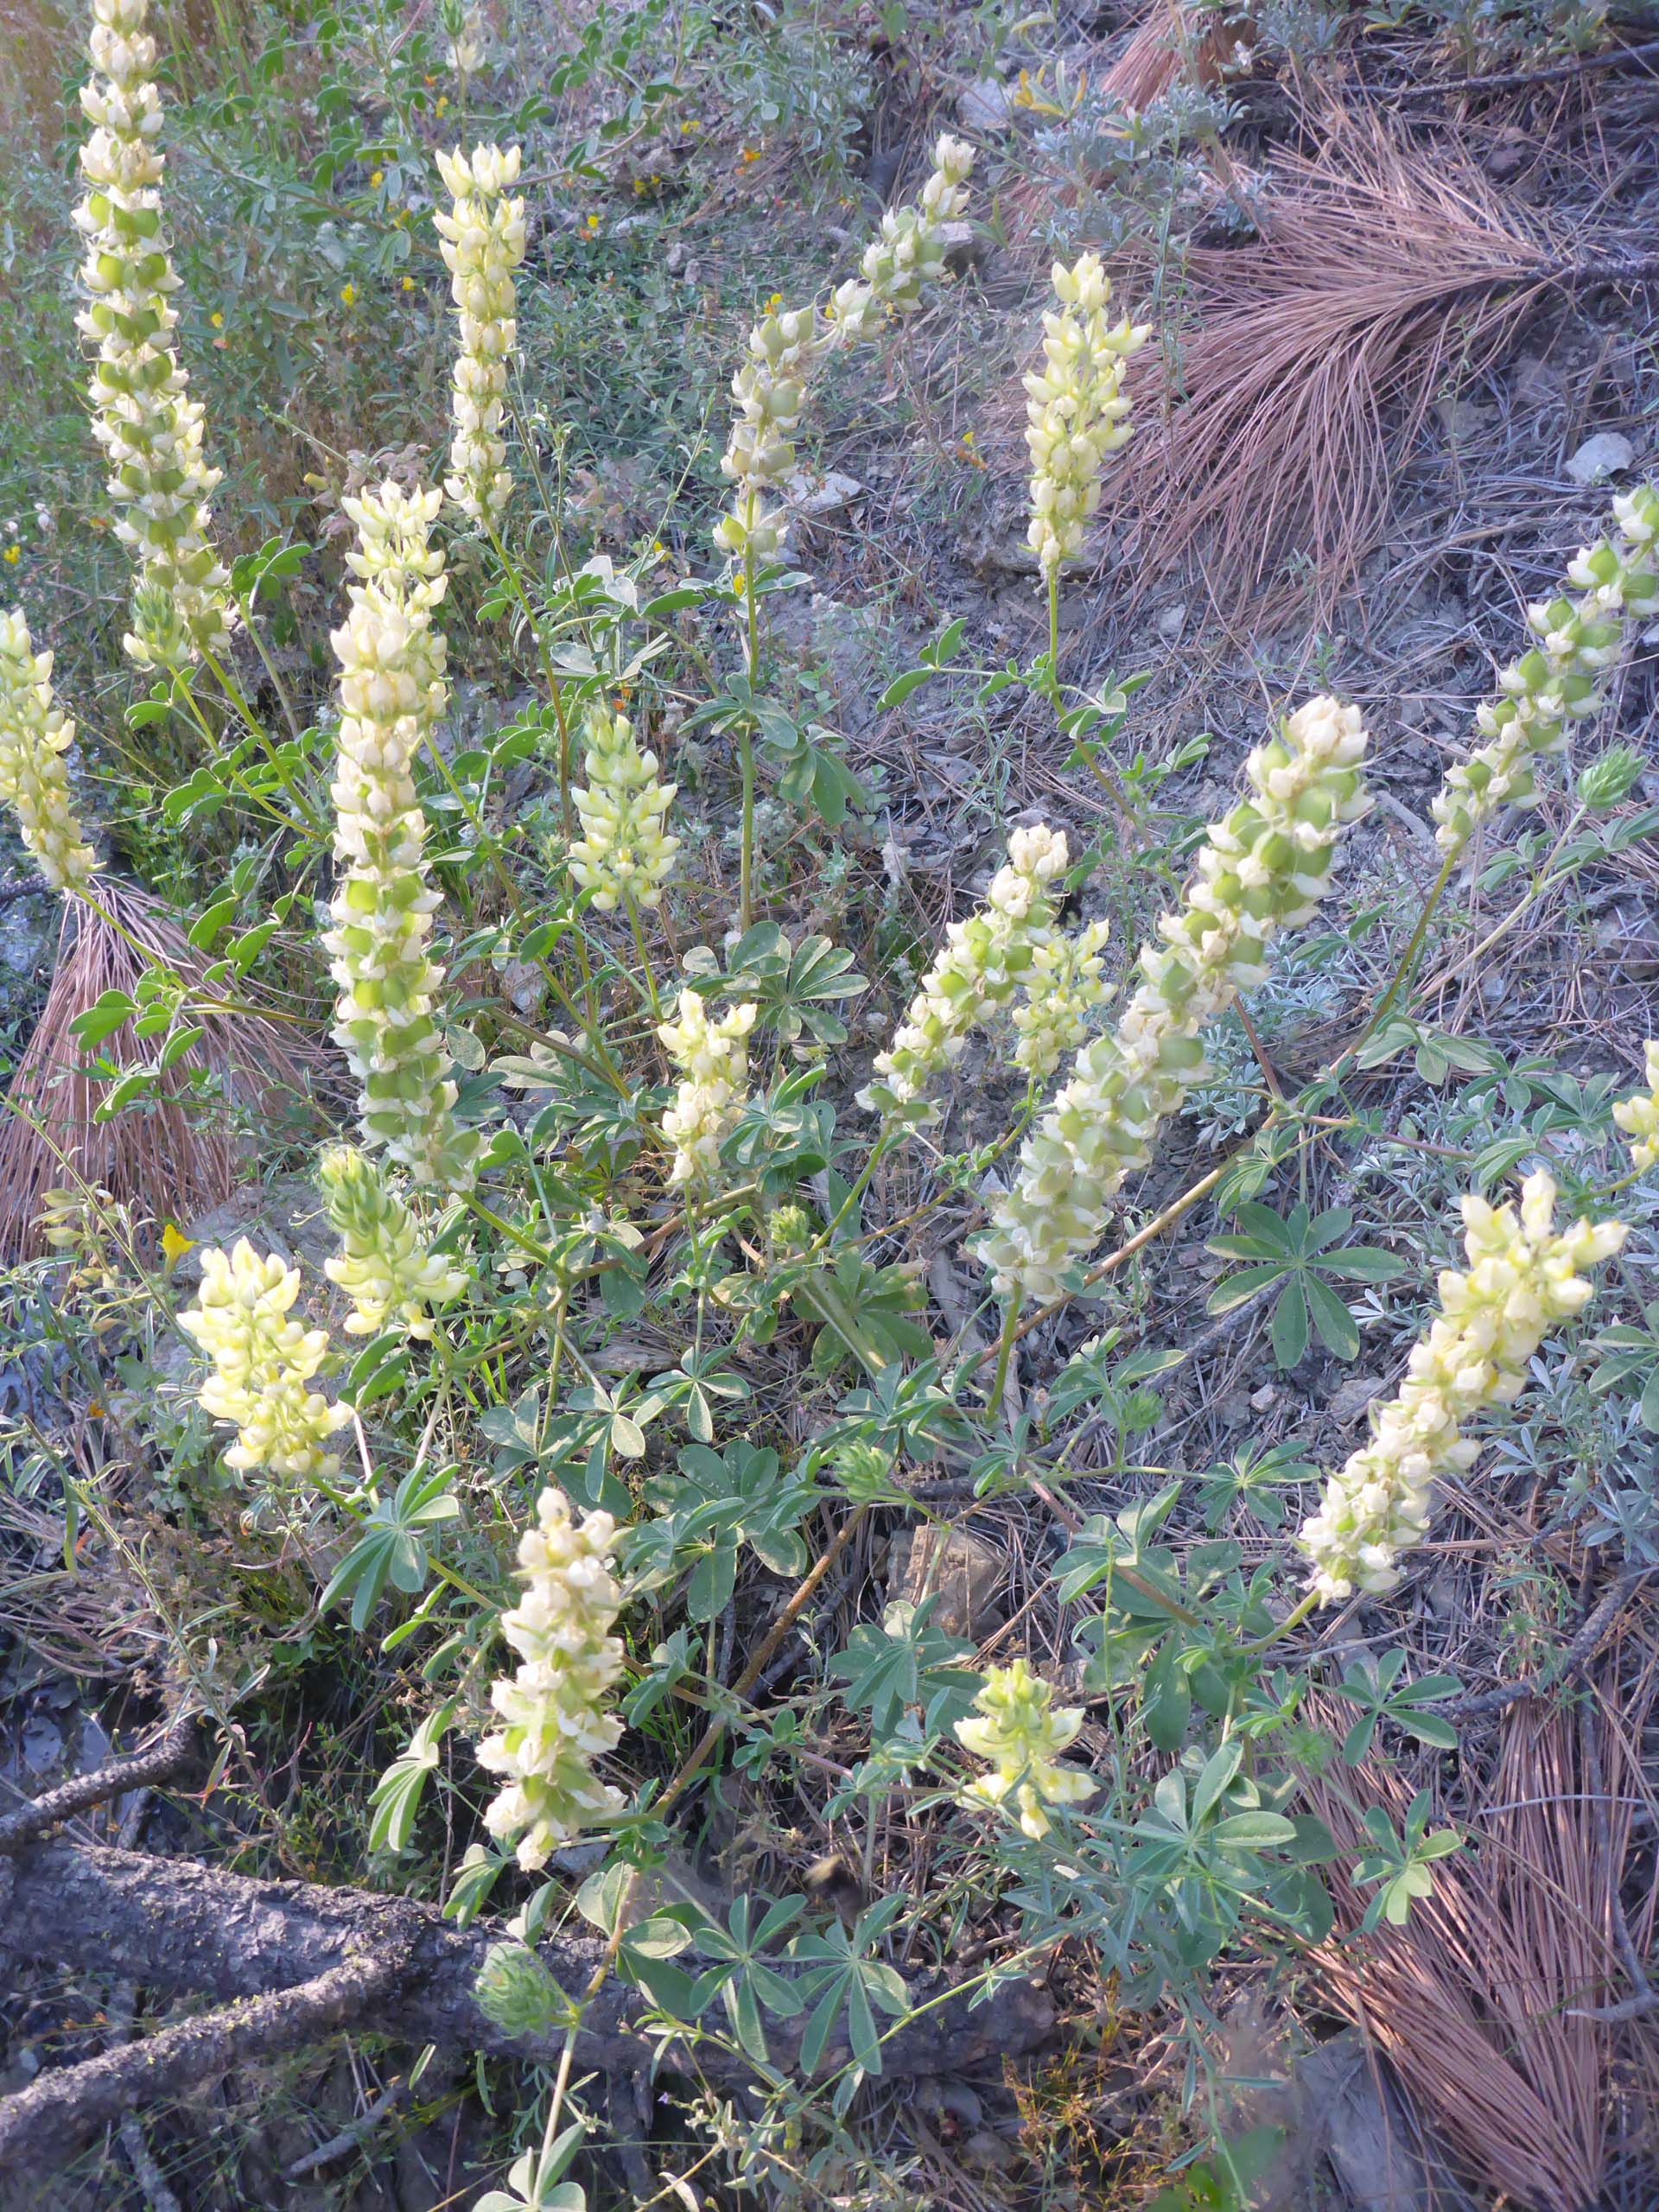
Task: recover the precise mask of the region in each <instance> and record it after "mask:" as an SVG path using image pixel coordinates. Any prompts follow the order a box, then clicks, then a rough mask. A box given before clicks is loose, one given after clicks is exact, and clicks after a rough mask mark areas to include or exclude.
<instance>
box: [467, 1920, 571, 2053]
mask: <svg viewBox="0 0 1659 2212" xmlns="http://www.w3.org/2000/svg"><path fill="white" fill-rule="evenodd" d="M473 1997H474V2001H475V2002H476V2004H477V2005H478V2009H479V2011H480V2012H481V2013H482V2014H483V2015H484V2017H485V2018H486V2020H488V2021H489V2022H490V2023H491V2024H492V2025H493V2026H494V2027H498V2028H499V2029H500V2031H501V2032H502V2034H503V2035H504V2036H523V2037H525V2038H526V2039H528V2038H530V2037H541V2036H550V2035H556V2034H557V2033H558V2032H560V2031H561V2030H563V2029H567V2028H569V2027H571V2026H573V2025H574V2024H575V2020H576V2018H577V2017H578V2015H577V2013H576V2010H575V2006H574V2005H572V2003H571V2001H570V1999H569V1997H568V1996H567V1995H566V1994H565V1993H564V1991H563V1989H561V1988H560V1986H559V1985H558V1983H557V1982H556V1980H554V1978H553V1976H552V1975H551V1974H550V1973H549V1972H548V1970H547V1968H546V1967H544V1966H543V1964H542V1962H541V1961H540V1960H539V1959H538V1958H537V1955H536V1954H535V1952H534V1951H532V1950H531V1948H530V1947H529V1945H528V1944H527V1943H492V1944H491V1946H490V1948H489V1949H488V1950H487V1951H486V1953H485V1954H484V1963H483V1965H482V1966H481V1967H480V1968H479V1970H478V1972H477V1974H475V1975H474V1978H473Z"/></svg>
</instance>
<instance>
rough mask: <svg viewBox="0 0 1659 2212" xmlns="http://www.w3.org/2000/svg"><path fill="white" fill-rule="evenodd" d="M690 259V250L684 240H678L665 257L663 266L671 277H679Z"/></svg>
mask: <svg viewBox="0 0 1659 2212" xmlns="http://www.w3.org/2000/svg"><path fill="white" fill-rule="evenodd" d="M689 259H690V247H689V246H688V245H686V243H685V240H684V239H683V238H676V239H675V241H674V243H673V245H671V246H670V248H669V249H668V251H667V252H666V253H665V254H664V256H663V266H664V269H665V270H667V271H668V273H669V275H670V276H671V277H677V276H678V275H679V273H680V271H681V270H683V268H684V267H685V264H686V263H687V261H688V260H689Z"/></svg>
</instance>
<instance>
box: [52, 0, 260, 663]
mask: <svg viewBox="0 0 1659 2212" xmlns="http://www.w3.org/2000/svg"><path fill="white" fill-rule="evenodd" d="M147 14H148V6H147V0H92V64H93V67H94V68H95V69H98V70H100V71H102V73H103V74H102V76H101V77H98V78H94V79H93V80H92V83H90V84H88V85H86V86H83V87H82V90H81V95H80V104H81V106H82V108H83V109H84V111H86V119H87V121H88V122H89V123H90V124H92V136H91V137H90V138H89V139H88V140H87V142H86V144H85V145H84V146H83V147H82V148H81V149H80V168H81V175H83V176H84V177H85V179H86V198H85V199H84V200H82V201H81V203H80V205H79V207H77V208H76V210H75V222H76V225H77V226H78V227H79V230H80V232H81V233H82V235H83V237H84V238H86V259H85V261H84V262H83V263H82V264H81V269H80V281H81V286H82V289H83V290H84V291H85V293H86V306H85V307H84V308H82V309H81V311H80V313H79V315H78V316H77V317H76V321H77V323H78V325H79V328H80V330H81V332H82V333H83V334H84V335H85V336H86V339H87V340H88V341H89V342H90V344H91V345H92V348H93V361H92V430H93V434H94V435H95V436H96V437H97V439H98V441H99V444H100V445H101V446H102V447H103V448H104V450H105V454H106V455H107V456H108V460H109V464H110V480H109V489H110V497H111V499H113V500H114V501H115V503H116V524H115V528H116V535H117V536H118V537H119V538H120V539H121V541H122V543H124V544H125V545H128V546H130V548H131V549H132V551H133V553H134V555H135V556H136V557H137V562H138V566H139V581H140V582H141V583H142V584H143V586H145V587H146V588H147V589H146V591H145V592H144V594H143V596H142V597H141V598H140V599H139V600H138V601H137V602H136V604H135V610H134V628H133V632H132V633H131V634H130V635H129V636H128V637H127V638H126V639H124V644H125V646H126V650H127V652H129V653H130V655H131V656H132V658H133V659H134V660H136V661H137V663H138V664H139V665H140V666H141V667H145V668H148V667H151V666H156V665H163V666H170V667H175V666H178V665H180V664H181V663H183V662H185V661H188V659H190V658H194V656H195V655H196V654H199V653H201V652H214V653H219V652H224V650H225V648H226V645H227V644H228V642H229V635H230V628H231V624H232V620H233V619H234V610H233V607H232V601H231V598H230V594H229V592H228V590H227V588H226V587H227V585H228V582H229V577H228V575H227V574H226V569H225V568H224V566H223V564H222V563H221V562H220V560H219V556H218V554H217V552H216V551H215V550H214V548H213V537H212V524H211V518H210V516H209V513H208V506H207V502H208V499H209V496H210V494H211V493H212V492H213V487H214V486H215V485H216V484H217V483H218V482H219V474H220V472H219V470H218V469H216V468H209V467H208V466H207V462H206V461H205V460H204V459H203V457H202V442H201V408H200V404H199V403H198V402H197V401H195V400H194V399H192V398H191V397H190V392H189V379H188V376H187V375H186V372H185V371H184V368H183V367H182V365H181V363H180V361H179V358H178V355H177V354H176V353H175V351H174V347H173V343H172V339H173V333H174V330H175V327H177V324H178V320H179V318H178V315H177V314H176V312H175V309H174V308H172V306H171V305H170V304H169V299H170V296H171V294H173V293H174V292H175V291H176V290H177V289H178V285H179V279H178V277H177V276H176V275H175V272H174V268H173V262H172V257H171V255H170V254H169V252H168V247H167V242H166V238H165V234H164V232H163V231H162V200H161V194H160V192H159V190H158V189H157V188H158V187H159V185H160V183H161V179H162V156H161V155H160V154H159V153H158V152H157V150H156V145H157V141H158V140H159V138H160V136H161V129H162V104H161V99H160V95H159V94H158V93H157V92H156V86H155V84H154V82H153V81H152V77H153V73H154V70H155V67H156V41H155V40H154V39H153V38H152V37H151V36H150V35H149V32H148V30H147V29H145V18H146V16H147Z"/></svg>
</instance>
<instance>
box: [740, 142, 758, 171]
mask: <svg viewBox="0 0 1659 2212" xmlns="http://www.w3.org/2000/svg"><path fill="white" fill-rule="evenodd" d="M741 160H742V162H743V163H744V166H745V167H746V168H747V166H748V164H749V163H750V162H758V161H759V160H760V147H759V146H746V147H745V148H744V149H743V152H742V155H741Z"/></svg>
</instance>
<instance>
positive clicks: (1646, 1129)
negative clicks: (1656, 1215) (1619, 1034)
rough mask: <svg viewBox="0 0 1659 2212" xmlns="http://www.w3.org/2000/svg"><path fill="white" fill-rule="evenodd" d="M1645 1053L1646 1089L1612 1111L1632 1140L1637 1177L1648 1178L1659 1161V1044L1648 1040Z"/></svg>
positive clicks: (1631, 1157) (1631, 1161) (1632, 1164)
mask: <svg viewBox="0 0 1659 2212" xmlns="http://www.w3.org/2000/svg"><path fill="white" fill-rule="evenodd" d="M1643 1050H1644V1052H1645V1053H1646V1055H1647V1073H1648V1087H1647V1089H1646V1090H1638V1091H1637V1094H1636V1096H1634V1097H1633V1098H1621V1099H1620V1100H1619V1101H1618V1103H1617V1104H1616V1105H1615V1106H1614V1108H1613V1119H1614V1121H1615V1122H1618V1126H1619V1128H1621V1129H1623V1130H1624V1134H1625V1135H1626V1136H1628V1137H1629V1138H1630V1165H1631V1166H1632V1167H1634V1168H1635V1170H1636V1172H1637V1174H1638V1175H1645V1174H1646V1173H1647V1172H1648V1170H1649V1167H1651V1166H1654V1165H1655V1164H1656V1162H1659V1041H1656V1040H1655V1039H1653V1038H1651V1037H1649V1039H1648V1040H1647V1043H1646V1045H1645V1046H1644V1047H1643Z"/></svg>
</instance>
